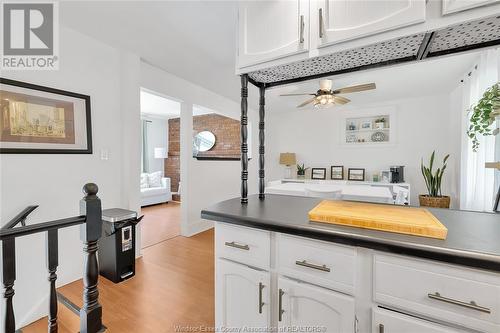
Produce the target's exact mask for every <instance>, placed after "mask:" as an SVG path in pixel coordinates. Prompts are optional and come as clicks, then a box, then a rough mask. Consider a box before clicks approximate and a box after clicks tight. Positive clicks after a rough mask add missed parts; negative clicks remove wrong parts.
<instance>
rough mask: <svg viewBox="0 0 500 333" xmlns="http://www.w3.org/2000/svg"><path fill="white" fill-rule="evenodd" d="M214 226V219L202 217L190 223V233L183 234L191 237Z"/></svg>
mask: <svg viewBox="0 0 500 333" xmlns="http://www.w3.org/2000/svg"><path fill="white" fill-rule="evenodd" d="M213 227H214V223H213V221H209V220H204V219H200V220H197V221H193V222H191V223H190V224H189V228H188V233H187V234H186V235H183V236H185V237H191V236H194V235H196V234H199V233H200V232H203V231H207V230H208V229H212V228H213Z"/></svg>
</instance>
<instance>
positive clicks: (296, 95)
mask: <svg viewBox="0 0 500 333" xmlns="http://www.w3.org/2000/svg"><path fill="white" fill-rule="evenodd" d="M306 95H310V96H316V94H282V95H280V96H306Z"/></svg>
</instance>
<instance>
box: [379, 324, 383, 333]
mask: <svg viewBox="0 0 500 333" xmlns="http://www.w3.org/2000/svg"><path fill="white" fill-rule="evenodd" d="M384 331H385V327H384V324H378V333H384Z"/></svg>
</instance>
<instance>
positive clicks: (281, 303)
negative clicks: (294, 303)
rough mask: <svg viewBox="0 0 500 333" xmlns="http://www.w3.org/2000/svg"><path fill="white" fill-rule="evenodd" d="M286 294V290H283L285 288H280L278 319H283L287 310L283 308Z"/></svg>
mask: <svg viewBox="0 0 500 333" xmlns="http://www.w3.org/2000/svg"><path fill="white" fill-rule="evenodd" d="M284 294H285V292H284V291H283V289H280V290H279V294H278V321H282V320H283V313H284V312H285V310H283V295H284Z"/></svg>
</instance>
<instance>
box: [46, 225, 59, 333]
mask: <svg viewBox="0 0 500 333" xmlns="http://www.w3.org/2000/svg"><path fill="white" fill-rule="evenodd" d="M46 246H47V270H48V271H49V282H50V296H49V317H48V329H47V331H48V332H49V333H56V332H57V291H56V280H57V274H56V271H57V266H58V265H59V259H58V257H59V254H58V252H59V250H58V247H59V242H58V230H57V229H52V230H49V231H47V242H46Z"/></svg>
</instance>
